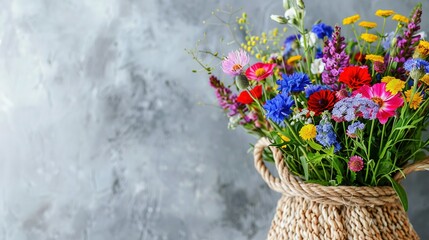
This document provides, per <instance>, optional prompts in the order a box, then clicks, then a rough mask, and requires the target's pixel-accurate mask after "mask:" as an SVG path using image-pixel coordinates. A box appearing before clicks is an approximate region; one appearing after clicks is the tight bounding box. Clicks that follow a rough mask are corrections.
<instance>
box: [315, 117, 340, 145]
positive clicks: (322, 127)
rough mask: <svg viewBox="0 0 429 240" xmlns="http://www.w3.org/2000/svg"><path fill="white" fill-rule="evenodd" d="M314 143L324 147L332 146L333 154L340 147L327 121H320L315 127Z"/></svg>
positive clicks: (330, 124)
mask: <svg viewBox="0 0 429 240" xmlns="http://www.w3.org/2000/svg"><path fill="white" fill-rule="evenodd" d="M316 132H317V135H316V141H317V142H318V143H320V144H322V146H324V147H331V146H334V148H335V152H336V151H339V150H341V145H340V143H339V142H338V141H337V135H336V134H335V132H334V127H333V126H332V123H330V122H329V121H324V120H322V121H320V124H319V125H317V126H316Z"/></svg>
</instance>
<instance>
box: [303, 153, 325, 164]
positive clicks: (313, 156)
mask: <svg viewBox="0 0 429 240" xmlns="http://www.w3.org/2000/svg"><path fill="white" fill-rule="evenodd" d="M307 156H308V159H309V161H311V162H312V163H316V164H318V163H320V162H321V161H322V160H323V159H324V158H326V154H320V153H308V154H307Z"/></svg>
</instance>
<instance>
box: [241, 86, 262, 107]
mask: <svg viewBox="0 0 429 240" xmlns="http://www.w3.org/2000/svg"><path fill="white" fill-rule="evenodd" d="M249 92H250V94H249ZM250 95H252V96H250ZM252 97H253V98H252ZM261 97H262V85H258V86H256V87H254V88H253V89H252V90H250V91H246V90H245V91H242V92H241V93H240V95H238V97H237V102H239V103H243V104H251V103H252V102H253V101H254V100H253V99H259V98H261Z"/></svg>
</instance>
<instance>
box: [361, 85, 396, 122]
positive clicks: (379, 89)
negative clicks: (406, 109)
mask: <svg viewBox="0 0 429 240" xmlns="http://www.w3.org/2000/svg"><path fill="white" fill-rule="evenodd" d="M359 93H360V94H362V97H364V98H368V99H371V100H372V101H374V102H375V103H377V104H378V106H379V109H378V112H377V119H378V120H379V121H380V123H381V124H385V123H386V122H387V120H389V118H390V117H393V116H395V114H396V109H398V108H399V107H401V106H402V105H403V104H404V100H403V99H402V97H401V96H400V94H396V95H394V94H392V93H391V92H389V91H387V90H386V83H377V84H374V85H373V86H372V87H370V86H368V85H365V86H362V87H361V88H359V89H358V90H356V91H355V92H353V94H354V95H356V94H359Z"/></svg>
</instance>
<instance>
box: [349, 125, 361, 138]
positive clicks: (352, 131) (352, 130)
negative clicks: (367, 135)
mask: <svg viewBox="0 0 429 240" xmlns="http://www.w3.org/2000/svg"><path fill="white" fill-rule="evenodd" d="M364 128H365V124H363V123H361V122H359V121H356V122H354V123H352V124H350V125H349V126H348V127H347V136H349V137H351V138H355V137H356V132H357V131H361V130H363V129H364Z"/></svg>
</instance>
